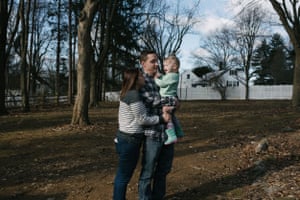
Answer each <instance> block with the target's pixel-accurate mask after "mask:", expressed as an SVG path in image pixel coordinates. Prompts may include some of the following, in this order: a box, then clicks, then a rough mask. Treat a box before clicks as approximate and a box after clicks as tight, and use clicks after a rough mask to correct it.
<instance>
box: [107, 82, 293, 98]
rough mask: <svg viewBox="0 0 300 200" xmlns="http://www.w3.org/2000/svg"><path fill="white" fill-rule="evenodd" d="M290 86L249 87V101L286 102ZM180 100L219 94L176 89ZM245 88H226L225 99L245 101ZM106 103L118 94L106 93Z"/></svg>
mask: <svg viewBox="0 0 300 200" xmlns="http://www.w3.org/2000/svg"><path fill="white" fill-rule="evenodd" d="M292 92H293V86H292V85H272V86H251V87H249V99H253V100H254V99H256V100H276V99H278V100H288V99H291V98H292ZM177 94H178V96H179V98H180V99H181V100H221V96H220V94H219V93H218V92H217V91H216V90H214V89H213V88H211V87H195V88H178V92H177ZM245 94H246V92H245V87H228V88H227V89H226V99H228V100H243V99H245ZM106 100H107V101H118V100H119V92H107V93H106Z"/></svg>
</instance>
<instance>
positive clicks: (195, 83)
mask: <svg viewBox="0 0 300 200" xmlns="http://www.w3.org/2000/svg"><path fill="white" fill-rule="evenodd" d="M218 76H222V81H223V84H224V86H226V87H239V86H241V85H243V81H244V80H245V78H244V77H245V73H244V71H243V70H239V69H232V70H226V71H224V70H220V71H214V72H210V73H207V74H205V75H203V76H202V77H199V76H197V75H196V74H195V73H194V72H193V71H192V70H185V71H183V72H181V73H180V78H179V85H178V88H191V87H199V86H202V87H206V86H211V81H210V80H212V79H213V78H215V77H218Z"/></svg>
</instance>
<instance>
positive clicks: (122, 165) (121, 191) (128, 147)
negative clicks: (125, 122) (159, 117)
mask: <svg viewBox="0 0 300 200" xmlns="http://www.w3.org/2000/svg"><path fill="white" fill-rule="evenodd" d="M143 137H144V136H143V134H142V133H139V134H134V135H129V134H126V133H122V132H120V131H119V132H118V133H117V141H115V145H116V151H117V153H118V155H119V166H118V170H117V174H116V177H115V181H114V193H113V199H114V200H125V199H126V190H127V185H128V183H129V181H130V179H131V177H132V175H133V172H134V169H135V168H136V165H137V162H138V159H139V155H140V148H141V144H142V141H143Z"/></svg>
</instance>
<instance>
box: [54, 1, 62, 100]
mask: <svg viewBox="0 0 300 200" xmlns="http://www.w3.org/2000/svg"><path fill="white" fill-rule="evenodd" d="M56 39H57V40H56V43H57V46H56V74H55V96H56V104H57V105H58V104H59V96H60V70H59V68H60V64H61V58H60V55H61V0H58V1H57V38H56Z"/></svg>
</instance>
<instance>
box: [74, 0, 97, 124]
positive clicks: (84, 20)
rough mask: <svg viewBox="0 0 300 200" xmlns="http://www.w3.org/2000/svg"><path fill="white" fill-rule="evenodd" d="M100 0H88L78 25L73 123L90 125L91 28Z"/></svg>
mask: <svg viewBox="0 0 300 200" xmlns="http://www.w3.org/2000/svg"><path fill="white" fill-rule="evenodd" d="M98 6H99V1H95V0H87V1H86V2H85V4H84V8H83V9H82V11H81V13H80V17H79V25H78V54H79V55H78V56H79V57H78V66H77V97H76V101H75V104H74V108H73V117H72V122H71V123H72V124H73V125H74V124H78V125H81V126H83V125H88V124H89V123H90V121H89V115H88V104H89V95H90V64H91V63H90V59H91V56H90V55H91V52H92V46H91V35H90V34H91V28H92V24H93V20H94V16H95V14H96V12H97V9H98Z"/></svg>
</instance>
